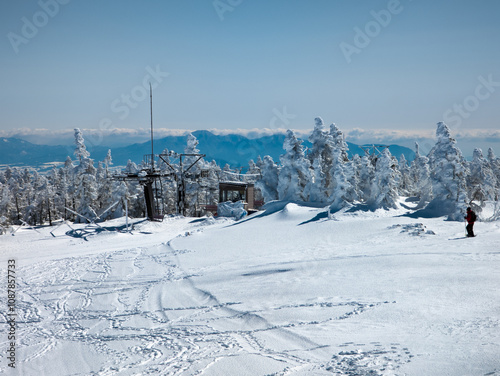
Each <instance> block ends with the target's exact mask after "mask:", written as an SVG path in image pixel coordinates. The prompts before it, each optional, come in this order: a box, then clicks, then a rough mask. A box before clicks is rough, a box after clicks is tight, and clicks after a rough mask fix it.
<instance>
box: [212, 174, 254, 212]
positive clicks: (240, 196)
mask: <svg viewBox="0 0 500 376" xmlns="http://www.w3.org/2000/svg"><path fill="white" fill-rule="evenodd" d="M256 191H257V190H256V189H255V186H254V184H253V183H245V182H241V181H226V182H220V183H219V203H220V202H228V201H230V202H237V201H243V202H244V205H245V210H246V211H247V212H248V213H253V212H256V211H257V209H259V208H260V207H261V206H262V205H263V201H262V200H256V193H257V192H256ZM206 210H207V211H210V212H212V213H214V214H217V205H207V206H206Z"/></svg>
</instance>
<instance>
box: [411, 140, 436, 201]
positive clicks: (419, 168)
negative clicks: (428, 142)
mask: <svg viewBox="0 0 500 376" xmlns="http://www.w3.org/2000/svg"><path fill="white" fill-rule="evenodd" d="M410 176H411V181H412V188H413V189H412V190H411V192H410V193H411V194H412V195H414V196H416V197H418V198H419V203H418V205H417V209H421V208H423V207H425V205H427V204H428V203H429V202H430V201H431V199H432V184H431V172H430V168H429V158H427V157H426V156H422V155H420V148H419V145H418V143H417V142H415V159H414V160H413V161H412V163H411V166H410Z"/></svg>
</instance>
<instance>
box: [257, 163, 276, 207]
mask: <svg viewBox="0 0 500 376" xmlns="http://www.w3.org/2000/svg"><path fill="white" fill-rule="evenodd" d="M260 173H261V178H260V179H259V180H257V182H256V183H255V187H256V188H258V189H259V190H260V191H261V192H262V196H263V198H264V202H269V201H274V200H277V199H278V174H279V170H278V166H277V165H276V163H274V160H273V158H271V157H270V156H269V155H266V156H264V159H263V160H262V162H261V164H260Z"/></svg>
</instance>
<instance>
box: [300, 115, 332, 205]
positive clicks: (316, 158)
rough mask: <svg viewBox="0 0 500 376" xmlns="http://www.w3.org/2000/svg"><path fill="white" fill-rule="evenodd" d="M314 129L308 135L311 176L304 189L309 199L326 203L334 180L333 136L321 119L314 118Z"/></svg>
mask: <svg viewBox="0 0 500 376" xmlns="http://www.w3.org/2000/svg"><path fill="white" fill-rule="evenodd" d="M314 122H315V125H314V130H313V132H312V134H311V136H309V141H310V142H311V144H312V147H311V152H310V153H309V154H308V158H309V162H310V163H311V166H312V177H311V180H310V181H309V183H308V185H307V187H306V189H305V191H306V196H309V201H311V202H319V203H326V202H327V201H328V197H329V196H330V195H331V194H332V192H333V187H334V181H333V177H332V175H331V174H332V173H333V169H334V168H333V164H334V159H335V153H334V142H333V138H332V136H331V135H330V133H328V131H326V130H325V125H324V122H323V119H322V118H320V117H317V118H315V119H314Z"/></svg>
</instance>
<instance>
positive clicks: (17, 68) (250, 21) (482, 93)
mask: <svg viewBox="0 0 500 376" xmlns="http://www.w3.org/2000/svg"><path fill="white" fill-rule="evenodd" d="M499 15H500V2H498V1H496V0H475V1H474V0H443V1H424V0H399V1H398V0H390V1H378V0H377V1H376V0H371V1H366V0H360V1H348V0H342V1H341V0H316V1H305V0H300V1H299V0H275V1H269V0H216V1H213V0H203V1H202V0H165V1H130V0H129V1H127V0H121V1H117V0H109V1H95V0H85V1H83V0H71V1H70V0H41V1H32V0H29V1H28V0H24V1H18V0H4V1H2V2H1V3H0V21H1V22H0V25H1V26H0V27H1V36H2V39H1V42H0V62H1V67H2V69H1V71H0V81H1V86H0V113H1V118H0V130H3V131H4V134H5V132H7V131H8V132H11V133H12V131H13V130H16V129H19V128H24V131H25V132H27V129H28V130H29V129H36V128H38V129H39V128H44V129H48V130H51V131H57V130H63V129H72V128H75V127H80V128H85V129H99V128H102V129H104V128H106V129H110V128H131V129H138V128H147V127H148V126H149V97H148V95H147V92H146V89H145V87H144V86H147V83H148V82H151V83H152V84H153V86H154V118H155V126H156V127H158V128H168V129H191V130H196V129H213V128H217V129H237V128H239V129H254V128H294V129H310V128H312V127H313V124H314V118H315V117H316V116H321V117H323V119H324V120H325V122H326V123H328V124H329V123H332V122H335V123H336V124H337V125H338V126H339V127H340V128H341V129H343V130H345V132H346V133H347V134H349V131H351V130H353V129H360V130H361V131H360V130H358V131H357V132H358V133H357V134H359V132H361V133H362V132H366V134H367V135H370V134H374V133H377V132H378V133H380V132H382V131H383V130H388V132H389V133H390V131H393V132H397V133H398V134H402V133H405V132H406V133H408V134H414V133H419V132H422V133H425V132H427V134H433V132H434V130H435V124H436V122H438V121H443V120H444V121H445V122H447V123H448V125H449V126H450V128H452V131H453V132H454V133H455V134H457V135H460V134H463V135H466V134H469V135H471V136H474V134H475V133H474V132H476V131H475V130H482V131H481V132H482V135H483V139H484V137H486V138H488V137H489V142H490V143H491V142H492V143H493V144H495V143H498V139H500V135H499V134H498V130H499V129H500V121H499V119H500V116H499V115H500V106H499V102H500V48H499V47H498V46H500V23H499V22H498V16H499ZM473 130H474V131H473ZM485 132H486V133H485ZM353 134H354V133H353ZM484 135H486V136H484ZM483 141H484V140H483ZM478 146H482V145H478ZM497 150H499V149H498V148H497ZM498 153H500V151H497V154H498Z"/></svg>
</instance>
